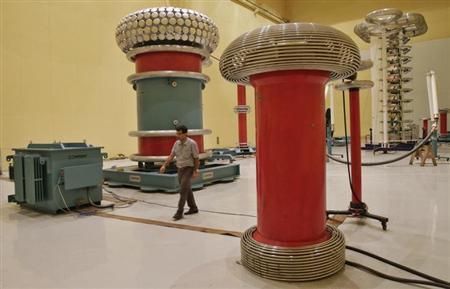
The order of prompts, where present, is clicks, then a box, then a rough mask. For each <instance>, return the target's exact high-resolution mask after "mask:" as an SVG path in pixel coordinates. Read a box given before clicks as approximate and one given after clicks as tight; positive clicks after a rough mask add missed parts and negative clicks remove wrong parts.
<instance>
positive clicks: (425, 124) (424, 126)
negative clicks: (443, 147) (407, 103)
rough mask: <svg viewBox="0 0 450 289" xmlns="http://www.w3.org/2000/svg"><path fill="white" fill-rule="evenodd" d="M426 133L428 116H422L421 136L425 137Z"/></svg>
mask: <svg viewBox="0 0 450 289" xmlns="http://www.w3.org/2000/svg"><path fill="white" fill-rule="evenodd" d="M427 135H428V118H427V117H424V118H422V138H426V137H427Z"/></svg>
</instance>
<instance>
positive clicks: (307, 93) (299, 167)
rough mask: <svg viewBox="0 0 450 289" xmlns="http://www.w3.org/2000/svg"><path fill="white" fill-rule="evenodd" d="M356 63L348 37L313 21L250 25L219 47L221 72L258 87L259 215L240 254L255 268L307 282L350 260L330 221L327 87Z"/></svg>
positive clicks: (258, 271)
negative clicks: (327, 163)
mask: <svg viewBox="0 0 450 289" xmlns="http://www.w3.org/2000/svg"><path fill="white" fill-rule="evenodd" d="M274 39H275V40H276V41H274ZM305 39H308V41H305ZM249 47H250V48H251V49H249ZM359 65H360V55H359V50H358V48H357V46H356V44H355V43H354V42H353V41H352V40H351V39H350V38H349V37H348V36H346V35H345V34H343V33H342V32H340V31H338V30H335V29H334V28H331V27H326V26H322V25H318V24H314V23H287V24H280V25H270V26H264V27H263V28H259V29H255V30H252V31H250V32H248V33H245V34H243V35H241V36H240V37H239V38H238V39H236V40H235V41H233V42H232V43H231V44H230V45H229V46H228V47H227V48H226V49H225V51H224V52H223V54H222V57H221V59H220V65H219V66H220V71H221V73H222V76H223V77H224V78H225V79H228V80H230V81H232V82H235V83H239V84H251V85H252V86H253V87H254V88H255V92H256V95H255V103H256V108H255V112H256V147H257V151H256V184H257V215H258V216H257V226H256V227H252V228H249V229H248V230H247V231H245V233H244V234H243V236H242V239H241V261H242V264H243V265H244V266H245V267H246V268H248V269H249V270H251V271H252V272H254V273H256V274H258V275H261V276H263V277H266V278H270V279H274V280H283V281H310V280H315V279H320V278H324V277H326V276H330V275H332V274H334V273H336V272H338V271H339V270H341V269H342V268H343V266H344V264H345V241H344V237H343V234H342V233H341V232H340V231H339V230H338V229H336V228H335V227H333V226H330V225H327V224H326V211H325V204H326V202H325V189H326V188H325V187H326V182H325V163H326V158H325V145H324V142H325V118H324V115H325V97H324V93H325V84H326V83H327V82H328V81H329V80H330V79H340V78H344V77H347V76H349V75H352V74H353V73H354V72H355V71H356V69H357V68H358V67H359Z"/></svg>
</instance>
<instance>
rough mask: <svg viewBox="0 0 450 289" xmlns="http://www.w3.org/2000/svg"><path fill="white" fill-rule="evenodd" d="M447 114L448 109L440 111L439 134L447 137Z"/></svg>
mask: <svg viewBox="0 0 450 289" xmlns="http://www.w3.org/2000/svg"><path fill="white" fill-rule="evenodd" d="M447 112H448V109H441V110H439V133H440V134H441V135H447V133H448V131H447Z"/></svg>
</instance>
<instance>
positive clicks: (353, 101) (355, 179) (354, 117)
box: [350, 88, 362, 204]
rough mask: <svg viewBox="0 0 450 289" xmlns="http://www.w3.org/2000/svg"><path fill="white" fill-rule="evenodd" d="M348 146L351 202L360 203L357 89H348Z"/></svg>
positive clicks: (359, 140)
mask: <svg viewBox="0 0 450 289" xmlns="http://www.w3.org/2000/svg"><path fill="white" fill-rule="evenodd" d="M350 136H351V140H350V144H351V153H350V154H351V157H352V165H351V172H352V174H351V176H352V186H353V193H354V194H352V202H353V203H355V204H357V203H360V202H361V201H362V193H361V192H362V187H361V122H360V113H359V88H350Z"/></svg>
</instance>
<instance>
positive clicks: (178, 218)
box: [172, 213, 183, 221]
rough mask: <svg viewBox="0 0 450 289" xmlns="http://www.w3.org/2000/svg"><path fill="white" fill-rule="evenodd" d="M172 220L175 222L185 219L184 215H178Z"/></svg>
mask: <svg viewBox="0 0 450 289" xmlns="http://www.w3.org/2000/svg"><path fill="white" fill-rule="evenodd" d="M172 218H173V220H174V221H178V220H181V219H183V214H180V213H176V214H175V215H173V217H172Z"/></svg>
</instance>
